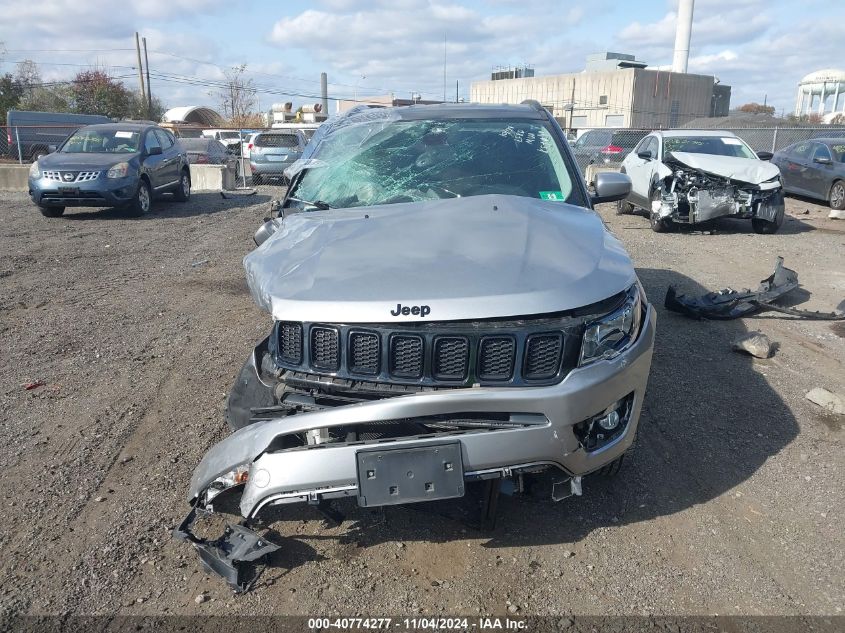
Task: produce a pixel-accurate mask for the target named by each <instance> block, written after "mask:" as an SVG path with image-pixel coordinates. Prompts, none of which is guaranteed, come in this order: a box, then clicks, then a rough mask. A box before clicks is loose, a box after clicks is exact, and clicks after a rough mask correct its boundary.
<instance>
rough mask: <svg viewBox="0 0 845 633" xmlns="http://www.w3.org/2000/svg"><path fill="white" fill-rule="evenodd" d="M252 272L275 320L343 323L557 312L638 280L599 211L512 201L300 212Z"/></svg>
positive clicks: (252, 258)
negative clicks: (409, 312)
mask: <svg viewBox="0 0 845 633" xmlns="http://www.w3.org/2000/svg"><path fill="white" fill-rule="evenodd" d="M244 267H245V268H246V275H247V282H248V283H249V287H250V290H251V291H252V296H253V298H254V299H255V301H256V303H257V304H258V305H259V306H261V307H262V308H264V309H265V310H267V311H268V312H270V313H271V314H272V316H273V318H274V319H285V320H287V319H290V320H296V321H331V322H341V323H384V322H391V321H397V322H408V321H422V320H429V321H446V320H458V319H482V318H490V317H506V316H519V315H528V314H544V313H550V312H558V311H562V310H569V309H572V308H577V307H582V306H585V305H588V304H591V303H595V302H597V301H601V300H603V299H606V298H608V297H610V296H612V295H614V294H616V293H618V292H621V291H622V290H625V289H626V288H628V287H629V286H630V285H631V284H632V283H634V281H635V279H636V277H635V274H634V268H633V266H632V264H631V260H630V258H629V257H628V254H627V253H626V252H625V250H624V249H623V248H622V245H621V243H620V242H619V240H617V239H616V238H615V237H614V236H613V235H611V234H610V233H609V232H608V231H607V230H606V228H605V226H604V224H603V223H602V221H601V219H600V218H599V217H598V215H597V214H596V213H594V212H593V211H590V210H588V209H583V208H581V207H576V206H572V205H568V204H564V203H561V202H554V201H545V200H538V199H533V198H525V197H519V196H502V195H486V196H473V197H468V198H451V199H445V200H433V201H425V202H413V203H402V204H390V205H381V206H373V207H360V208H353V209H332V210H329V211H317V212H308V213H300V214H295V215H290V216H288V217H287V218H285V220H284V221H283V222H282V224H281V226H280V228H279V230H278V231H277V232H276V233H274V234H273V235H272V236H271V237H270V239H268V240H267V241H266V242H264V243H263V244H262V245H261V246H260V247H259V248H257V249H256V250H254V251H253V252H251V253H250V254H249V255H247V256H246V257H245V258H244ZM397 306H399V309H397ZM423 306H425V307H427V308H428V311H427V314H425V315H424V316H423V313H425V312H426V310H424V309H422V308H423ZM401 307H409V308H411V309H413V308H414V307H418V308H420V309H418V310H416V314H413V313H411V314H404V315H403V314H402V310H401ZM393 312H398V314H397V315H394V314H392V313H393Z"/></svg>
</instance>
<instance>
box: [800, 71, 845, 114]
mask: <svg viewBox="0 0 845 633" xmlns="http://www.w3.org/2000/svg"><path fill="white" fill-rule="evenodd" d="M842 93H845V70H837V69H835V68H825V69H824V70H817V71H816V72H814V73H810V74H809V75H807V76H806V77H804V78H803V79H802V80H801V81H800V82H798V94H797V95H796V97H795V115H796V116H801V115H802V114H812V113H813V111H814V108H815V111H816V112H818V114H824V113H825V112H845V94H842ZM840 96H842V99H841V101H842V105H841V106H840V105H839V101H840V98H839V97H840ZM817 98H818V101H816V100H817ZM831 99H832V101H833V104H832V107H831V108H830V109H829V110H828V109H826V105H827V101H828V100H831Z"/></svg>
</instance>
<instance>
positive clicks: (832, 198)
mask: <svg viewBox="0 0 845 633" xmlns="http://www.w3.org/2000/svg"><path fill="white" fill-rule="evenodd" d="M827 199H828V201H829V202H830V208H831V209H836V210H837V211H841V210H842V209H845V181H842V180H837V181H836V182H834V183H833V186H832V187H831V188H830V195H829V196H828V197H827Z"/></svg>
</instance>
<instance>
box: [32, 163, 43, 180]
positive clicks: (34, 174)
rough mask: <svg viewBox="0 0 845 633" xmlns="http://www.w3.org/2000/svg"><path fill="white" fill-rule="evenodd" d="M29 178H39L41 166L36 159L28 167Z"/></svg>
mask: <svg viewBox="0 0 845 633" xmlns="http://www.w3.org/2000/svg"><path fill="white" fill-rule="evenodd" d="M29 177H30V178H41V168H40V167H39V166H38V161H35V162H34V163H32V165H30V167H29Z"/></svg>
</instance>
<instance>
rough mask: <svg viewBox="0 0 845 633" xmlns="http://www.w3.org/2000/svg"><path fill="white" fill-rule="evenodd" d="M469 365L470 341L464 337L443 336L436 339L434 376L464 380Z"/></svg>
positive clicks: (443, 378) (441, 378)
mask: <svg viewBox="0 0 845 633" xmlns="http://www.w3.org/2000/svg"><path fill="white" fill-rule="evenodd" d="M468 367H469V341H468V340H467V339H465V338H464V337H462V336H460V337H446V336H442V337H440V338H437V339H435V341H434V377H435V378H436V379H438V380H463V379H464V378H466V375H467V368H468Z"/></svg>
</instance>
